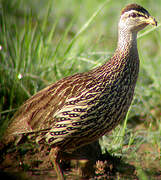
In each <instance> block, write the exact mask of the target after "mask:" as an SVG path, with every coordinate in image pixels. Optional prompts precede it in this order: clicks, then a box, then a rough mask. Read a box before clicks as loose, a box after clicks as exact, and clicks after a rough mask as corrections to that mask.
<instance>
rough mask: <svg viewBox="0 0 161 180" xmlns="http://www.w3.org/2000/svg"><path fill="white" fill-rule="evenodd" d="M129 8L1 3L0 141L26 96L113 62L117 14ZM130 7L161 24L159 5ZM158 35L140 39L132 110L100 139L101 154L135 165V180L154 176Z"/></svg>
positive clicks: (153, 31) (160, 111) (159, 93)
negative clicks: (145, 11) (142, 10)
mask: <svg viewBox="0 0 161 180" xmlns="http://www.w3.org/2000/svg"><path fill="white" fill-rule="evenodd" d="M131 2H132V1H130V0H126V1H119V2H118V1H117V2H116V1H110V0H109V1H104V0H101V1H98V0H93V1H92V3H91V1H90V0H87V1H72V0H68V1H63V0H59V1H50V0H49V1H45V0H41V1H40V3H38V2H37V1H20V0H15V1H12V3H11V2H10V1H9V0H7V1H5V0H4V1H3V0H1V1H0V4H1V15H0V23H1V29H0V47H1V50H0V135H1V136H2V134H3V132H4V130H5V128H6V127H7V125H8V123H9V120H10V118H11V116H12V115H13V113H14V112H15V111H16V109H17V108H18V107H19V106H20V105H21V104H22V103H23V102H24V101H25V100H26V99H28V98H29V97H30V96H31V95H33V94H34V93H36V92H38V91H39V90H40V89H42V88H44V87H45V86H47V85H48V84H50V83H52V82H55V81H57V80H58V79H61V78H63V77H65V76H69V75H71V74H74V73H77V72H85V71H87V70H89V69H91V68H94V67H96V66H99V65H101V64H103V63H104V62H105V61H106V59H107V58H108V57H110V56H111V55H112V53H113V52H114V49H115V47H116V43H117V22H118V18H119V12H120V9H121V8H122V7H124V5H125V4H128V3H131ZM136 2H137V3H139V4H141V5H143V6H144V7H145V8H147V9H148V10H149V11H150V13H151V14H152V15H153V16H154V17H156V19H157V20H158V22H159V21H160V20H161V15H160V11H161V2H160V0H156V1H155V3H154V1H150V0H149V1H145V0H142V1H139V0H138V1H136ZM37 3H38V4H37ZM160 28H161V24H160V23H159V26H158V27H157V28H153V27H148V28H146V29H145V30H144V31H142V32H141V33H140V34H139V37H138V49H139V55H140V61H141V67H140V74H139V79H138V82H137V87H136V93H135V98H134V101H133V104H132V106H131V108H130V111H129V113H128V117H127V118H126V121H125V122H124V123H123V124H122V125H120V126H119V127H117V128H116V129H115V130H114V131H112V132H111V133H110V134H109V135H108V136H104V137H103V139H102V140H101V144H102V149H103V151H104V149H107V150H108V151H110V152H111V153H112V154H115V155H118V156H119V155H121V156H122V157H123V158H125V159H126V160H127V161H129V162H131V161H135V160H136V163H135V165H136V166H137V168H138V170H137V172H138V176H139V178H140V179H147V175H146V172H144V170H145V168H149V169H150V168H151V166H150V163H151V162H152V161H155V162H156V164H155V165H156V169H157V168H158V167H160V165H161V162H160V150H161V88H160V87H161V71H160V68H161V51H160V49H161V43H160V42H161V30H160ZM143 144H146V146H147V148H145V149H144V153H145V154H146V153H148V155H145V156H144V159H143V160H144V161H145V162H149V166H148V165H145V164H144V165H142V164H141V158H142V157H143V156H142V153H143V151H142V150H141V149H142V148H143ZM149 146H150V147H151V149H150V150H149V148H148V147H149ZM152 157H153V158H152ZM159 163H160V164H159ZM149 171H150V170H149ZM156 171H157V170H156Z"/></svg>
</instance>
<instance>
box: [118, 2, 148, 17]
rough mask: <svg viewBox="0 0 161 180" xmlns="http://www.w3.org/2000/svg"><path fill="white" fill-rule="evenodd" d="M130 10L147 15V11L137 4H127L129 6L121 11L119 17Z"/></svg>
mask: <svg viewBox="0 0 161 180" xmlns="http://www.w3.org/2000/svg"><path fill="white" fill-rule="evenodd" d="M130 10H136V11H138V12H141V13H144V14H146V15H149V13H148V11H147V10H146V9H144V8H143V7H142V6H139V5H137V4H129V5H127V6H126V7H125V8H123V9H122V11H121V15H122V14H124V13H125V12H127V11H130Z"/></svg>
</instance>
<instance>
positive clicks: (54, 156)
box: [49, 147, 64, 180]
mask: <svg viewBox="0 0 161 180" xmlns="http://www.w3.org/2000/svg"><path fill="white" fill-rule="evenodd" d="M49 156H50V160H51V162H52V164H53V166H54V169H55V171H56V174H57V176H58V180H64V176H63V171H62V170H61V168H60V165H59V160H60V151H59V148H58V147H56V148H52V149H51V151H50V155H49Z"/></svg>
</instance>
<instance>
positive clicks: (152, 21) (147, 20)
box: [146, 16, 157, 26]
mask: <svg viewBox="0 0 161 180" xmlns="http://www.w3.org/2000/svg"><path fill="white" fill-rule="evenodd" d="M146 23H148V24H151V25H154V26H157V21H156V20H155V18H153V17H152V16H149V17H148V19H146Z"/></svg>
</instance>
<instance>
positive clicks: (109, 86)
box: [3, 4, 157, 180]
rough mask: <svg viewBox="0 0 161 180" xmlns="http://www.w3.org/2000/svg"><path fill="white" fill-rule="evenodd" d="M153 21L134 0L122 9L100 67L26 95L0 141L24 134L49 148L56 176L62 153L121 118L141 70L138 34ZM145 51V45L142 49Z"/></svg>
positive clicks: (105, 130) (95, 136)
mask: <svg viewBox="0 0 161 180" xmlns="http://www.w3.org/2000/svg"><path fill="white" fill-rule="evenodd" d="M149 24H151V25H154V26H157V21H156V20H155V18H154V17H152V16H151V15H150V14H149V12H148V11H147V10H146V9H144V8H143V7H142V6H140V5H138V4H129V5H127V6H125V7H124V8H123V9H122V10H121V14H120V19H119V23H118V42H117V47H116V50H115V52H114V54H113V56H112V57H111V58H109V59H107V61H106V62H105V64H103V65H102V66H99V67H96V68H94V69H91V70H89V71H88V72H83V73H77V74H74V75H71V76H68V77H65V78H63V79H61V80H58V81H57V82H55V83H53V84H51V85H49V86H47V87H46V88H44V89H42V90H40V91H39V92H37V93H36V94H35V95H33V96H32V97H31V98H29V99H28V100H27V101H26V102H25V103H24V104H23V105H22V106H21V107H20V108H19V110H18V111H17V112H16V113H15V115H14V116H13V117H12V119H11V122H10V124H9V126H8V128H7V129H6V131H5V134H4V137H3V140H4V142H5V143H6V144H8V143H10V142H14V143H15V144H17V145H18V144H19V142H20V141H21V139H22V138H23V137H24V136H27V137H30V138H31V139H32V140H33V141H34V142H35V143H37V144H45V145H47V146H49V147H51V150H50V154H49V156H50V160H51V162H52V164H53V166H54V168H55V171H56V173H57V177H58V179H59V180H63V179H64V175H63V171H62V169H61V167H60V160H61V153H62V152H68V153H71V152H72V151H74V150H76V149H78V148H80V147H82V146H85V145H87V144H90V143H92V142H94V141H96V140H98V139H99V138H100V137H102V136H103V135H105V134H107V133H108V132H110V131H111V130H112V129H114V128H115V127H116V126H117V125H118V124H119V123H120V122H121V121H123V120H124V119H125V116H126V114H127V112H128V109H129V107H130V105H131V102H132V99H133V96H134V91H135V86H136V82H137V78H138V74H139V62H140V61H139V55H138V50H137V33H138V32H139V31H140V30H142V29H144V28H145V27H146V26H147V25H149ZM142 50H143V49H142Z"/></svg>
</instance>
